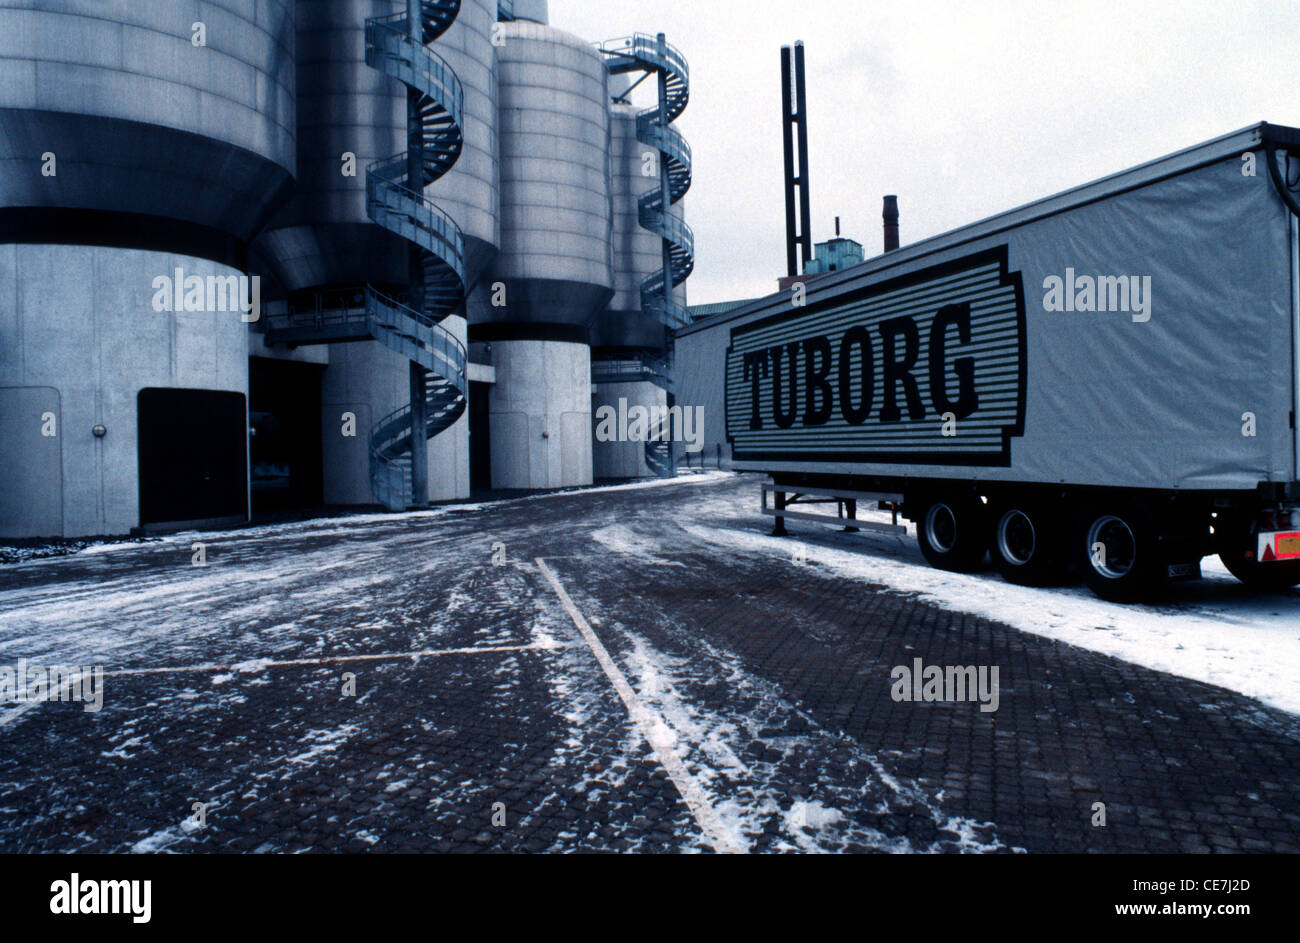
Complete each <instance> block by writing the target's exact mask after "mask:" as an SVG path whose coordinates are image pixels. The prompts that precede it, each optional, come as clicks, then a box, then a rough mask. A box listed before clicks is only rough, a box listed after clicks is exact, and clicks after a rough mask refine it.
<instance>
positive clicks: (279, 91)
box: [0, 0, 694, 538]
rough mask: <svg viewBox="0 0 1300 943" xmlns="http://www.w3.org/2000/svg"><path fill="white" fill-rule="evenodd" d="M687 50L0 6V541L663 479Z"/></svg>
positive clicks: (317, 20) (497, 13)
mask: <svg viewBox="0 0 1300 943" xmlns="http://www.w3.org/2000/svg"><path fill="white" fill-rule="evenodd" d="M688 98H689V80H688V74H687V67H686V63H685V60H684V59H683V58H682V56H681V55H680V53H678V52H677V50H676V49H674V48H673V47H672V46H670V45H669V44H668V43H667V42H666V41H665V39H664V37H663V36H662V35H659V36H652V35H644V34H637V35H634V36H632V37H629V38H626V39H621V40H616V41H610V42H603V43H600V44H595V43H593V42H591V41H588V40H587V39H586V38H579V37H576V36H573V35H570V34H568V33H566V32H564V31H561V30H558V29H555V28H554V27H551V26H550V25H548V10H547V3H546V0H513V2H507V0H296V2H292V0H283V2H280V0H259V2H257V3H252V2H242V0H206V2H205V0H198V2H192V3H188V4H114V5H112V7H111V12H107V13H106V12H105V11H103V10H99V11H97V12H93V11H88V10H87V9H86V8H85V5H84V4H83V3H79V2H76V0H64V2H61V0H49V2H45V3H42V4H40V5H39V8H32V5H31V4H29V3H15V2H10V0H0V468H3V469H4V470H5V471H4V473H5V484H6V487H5V488H3V489H0V537H8V538H15V537H37V536H39V537H74V536H83V535H98V534H116V533H125V532H128V531H131V530H134V529H136V528H144V529H151V528H160V529H161V528H166V527H176V526H184V525H192V524H195V523H204V524H207V523H214V522H237V521H240V520H244V519H246V518H247V517H248V516H249V514H250V513H257V512H258V511H263V510H272V509H277V508H291V507H305V508H310V507H316V506H320V505H353V506H366V505H375V504H382V505H385V506H387V507H389V508H393V509H398V508H405V507H420V506H424V505H426V504H427V503H428V502H430V501H441V500H451V499H457V498H463V497H467V496H469V494H470V492H471V489H489V488H490V489H534V488H555V487H567V486H575V485H584V484H590V483H591V482H592V481H593V480H594V479H595V478H604V477H634V476H646V475H669V474H672V473H673V470H674V465H673V461H672V456H671V451H670V450H669V449H668V448H667V444H666V443H659V442H648V443H647V442H639V441H638V442H628V441H603V440H602V437H599V436H597V435H596V425H595V422H594V418H593V417H594V415H595V413H596V411H597V410H598V409H599V408H600V406H602V405H605V404H616V403H618V402H620V401H624V402H626V403H629V404H644V405H652V404H658V405H665V404H668V403H670V402H671V396H672V373H673V367H672V330H673V329H674V328H675V327H678V326H681V325H683V324H686V323H688V321H689V314H688V310H687V307H686V297H685V285H684V282H685V280H686V278H687V276H688V275H689V274H690V271H691V267H692V265H693V259H694V249H693V245H692V238H691V232H690V229H689V227H687V226H686V224H685V222H684V219H683V205H684V204H683V197H684V195H685V194H686V191H687V190H688V189H689V187H690V149H689V147H688V145H687V144H686V142H685V140H684V139H683V137H682V135H681V134H680V133H679V132H678V131H677V129H676V128H675V127H673V122H674V121H675V120H676V119H677V118H678V116H679V115H680V114H681V112H682V110H683V109H684V108H685V107H686V104H687V101H688Z"/></svg>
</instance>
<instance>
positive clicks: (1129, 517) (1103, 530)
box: [1073, 502, 1166, 602]
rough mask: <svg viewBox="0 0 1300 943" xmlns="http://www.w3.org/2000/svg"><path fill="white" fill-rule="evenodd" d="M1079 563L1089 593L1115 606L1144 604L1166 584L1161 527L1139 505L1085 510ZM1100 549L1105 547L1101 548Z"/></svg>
mask: <svg viewBox="0 0 1300 943" xmlns="http://www.w3.org/2000/svg"><path fill="white" fill-rule="evenodd" d="M1073 540H1074V553H1075V563H1076V564H1077V565H1078V567H1079V572H1080V573H1082V574H1083V579H1084V582H1086V583H1087V584H1088V588H1089V589H1091V590H1092V591H1093V593H1095V594H1096V595H1098V596H1100V597H1101V598H1102V599H1108V600H1110V601H1112V602H1140V601H1142V600H1144V599H1148V598H1151V597H1153V596H1155V595H1156V594H1157V593H1158V592H1159V591H1160V590H1161V589H1162V588H1164V586H1165V584H1166V576H1165V565H1164V560H1163V558H1162V557H1161V555H1160V542H1159V534H1158V532H1157V529H1156V526H1155V521H1154V520H1153V519H1152V517H1151V514H1150V512H1149V511H1147V509H1146V508H1145V507H1143V506H1142V505H1141V504H1139V503H1137V502H1117V503H1115V504H1108V505H1097V506H1094V507H1092V508H1085V509H1084V511H1083V513H1082V514H1080V515H1079V519H1078V523H1077V525H1076V527H1075V531H1074V538H1073ZM1098 544H1100V545H1101V546H1100V547H1096V545H1098Z"/></svg>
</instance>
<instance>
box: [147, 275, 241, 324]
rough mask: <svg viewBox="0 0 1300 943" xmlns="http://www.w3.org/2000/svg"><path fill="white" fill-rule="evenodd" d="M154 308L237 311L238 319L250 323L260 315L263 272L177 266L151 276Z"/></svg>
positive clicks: (161, 309) (166, 309)
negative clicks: (190, 271)
mask: <svg viewBox="0 0 1300 943" xmlns="http://www.w3.org/2000/svg"><path fill="white" fill-rule="evenodd" d="M153 309H154V310H155V311H208V312H216V311H238V312H239V320H241V321H243V322H244V323H245V324H252V323H253V322H254V321H256V320H257V319H258V318H259V317H261V316H262V276H260V275H208V276H203V275H186V274H185V269H183V268H181V267H180V266H177V268H176V271H175V274H174V275H159V276H157V277H156V278H155V279H154V280H153Z"/></svg>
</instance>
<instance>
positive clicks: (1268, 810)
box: [0, 476, 1300, 852]
mask: <svg viewBox="0 0 1300 943" xmlns="http://www.w3.org/2000/svg"><path fill="white" fill-rule="evenodd" d="M755 492H756V483H755V482H754V480H752V479H740V478H736V477H730V476H727V477H713V478H698V477H697V478H691V479H687V480H685V481H680V482H675V483H671V484H668V485H665V486H662V487H651V488H633V489H625V490H617V489H616V490H598V491H592V492H580V493H570V494H560V495H553V496H549V497H543V498H535V499H528V500H520V501H513V502H508V503H504V504H499V505H493V506H482V507H474V506H470V507H465V508H458V509H442V510H439V511H435V512H430V513H425V514H414V515H397V516H383V515H373V516H365V517H361V518H357V519H355V520H351V521H340V520H329V521H321V522H317V523H307V524H294V525H284V526H276V527H266V528H252V529H248V530H242V531H234V532H228V533H210V534H204V535H193V534H190V535H178V536H176V537H173V538H170V539H168V540H167V541H164V542H155V543H147V544H140V545H128V546H117V547H111V548H106V549H105V550H104V551H103V552H85V553H81V554H78V555H76V556H72V557H67V558H63V559H56V560H42V561H39V562H34V563H29V564H22V565H16V566H10V567H3V568H0V665H10V666H14V665H16V663H17V661H18V659H20V658H23V659H27V661H28V663H29V664H41V665H56V664H57V665H102V666H104V670H105V672H106V674H105V677H104V681H103V685H104V688H103V692H104V700H103V708H102V710H100V711H97V712H90V711H85V710H83V705H81V704H77V703H72V702H69V703H44V704H32V703H25V704H15V703H9V704H0V851H6V852H13V851H129V850H137V851H154V850H169V851H291V852H296V851H355V852H394V851H397V852H401V851H421V852H423V851H479V850H482V851H546V850H551V851H625V850H628V851H710V850H721V851H742V850H750V851H797V850H808V851H871V850H883V851H990V852H993V851H999V852H1008V851H1016V850H1025V851H1028V852H1074V851H1103V852H1120V851H1123V852H1130V851H1137V852H1190V851H1284V852H1297V851H1300V801H1298V800H1297V796H1298V795H1300V791H1298V787H1300V722H1298V719H1297V718H1296V717H1295V716H1294V715H1291V714H1289V713H1286V712H1283V711H1279V710H1274V709H1270V708H1266V707H1264V706H1262V705H1261V704H1260V703H1258V702H1256V701H1253V700H1250V699H1248V698H1246V697H1243V696H1241V695H1238V694H1235V693H1232V692H1229V691H1226V690H1223V689H1220V688H1215V687H1212V686H1209V685H1206V684H1201V683H1197V682H1193V681H1188V680H1184V679H1181V678H1177V677H1174V676H1171V675H1166V674H1161V673H1158V672H1154V671H1150V670H1147V669H1145V668H1141V667H1138V666H1135V665H1133V664H1130V663H1128V662H1124V661H1119V660H1116V659H1113V658H1109V657H1106V656H1103V655H1099V654H1096V653H1093V652H1090V651H1085V650H1083V649H1079V648H1074V647H1071V646H1068V645H1064V644H1062V643H1059V642H1054V641H1051V640H1047V639H1043V638H1039V637H1036V636H1033V635H1029V634H1026V633H1024V632H1020V631H1017V630H1015V629H1013V628H1011V627H1009V626H1006V625H1001V624H998V623H996V622H990V621H988V620H986V619H983V618H977V617H974V616H970V615H965V614H962V613H959V612H950V611H947V610H945V609H942V608H939V607H937V606H935V605H933V604H931V603H928V602H926V601H923V600H921V599H919V598H917V596H916V595H915V594H908V593H902V592H898V591H894V590H891V589H890V588H889V587H887V586H882V585H872V584H871V583H869V582H865V581H863V580H861V579H853V578H847V577H845V576H844V575H842V574H839V573H837V572H835V571H832V570H829V569H826V568H824V567H821V566H818V565H817V564H815V563H808V564H805V565H802V566H796V565H794V564H793V563H792V561H791V559H790V557H789V555H788V554H785V553H780V552H772V551H764V550H753V551H744V552H741V551H737V550H736V549H735V548H734V546H732V547H730V548H729V549H723V546H722V545H720V544H717V543H714V542H712V541H711V540H710V539H709V536H708V535H709V533H710V531H716V532H721V531H724V530H729V531H736V530H758V529H760V528H762V527H763V522H762V521H761V520H760V519H758V517H757V515H756V514H755V513H754V509H755V505H756V493H755ZM807 539H808V540H812V541H823V542H826V543H827V544H828V545H837V546H838V545H840V544H843V543H844V542H845V541H846V540H847V539H848V538H847V536H846V535H841V534H836V533H835V532H833V531H830V530H829V529H827V530H826V531H825V533H824V534H823V535H817V536H809V537H808V538H807ZM196 542H202V543H204V544H205V546H204V548H203V550H204V554H205V555H206V562H207V565H206V566H194V565H193V559H194V552H195V548H194V544H195V543H196ZM854 546H856V547H858V549H859V551H860V552H861V553H863V554H868V555H870V554H873V553H883V552H886V551H884V550H882V549H880V548H879V547H877V546H876V545H873V544H872V542H871V541H870V540H862V539H860V538H859V539H858V542H857V543H856V544H854ZM889 552H891V553H898V552H899V551H897V550H891V551H889ZM908 552H909V553H910V552H911V551H908ZM538 558H542V559H543V560H544V565H539V563H538V562H537V561H538ZM917 565H918V566H920V565H922V564H921V563H920V562H919V555H917ZM543 567H544V568H543ZM547 570H549V572H550V573H551V574H552V575H553V577H554V580H555V583H552V582H551V580H550V579H548V578H547V572H546V571H547ZM987 578H988V579H990V580H992V579H995V577H992V576H988V577H987ZM556 584H558V586H559V587H560V589H561V590H562V591H563V592H564V593H565V594H566V595H567V597H568V598H569V599H570V600H571V608H570V607H568V606H566V605H565V600H564V599H562V598H561V595H560V593H559V592H557V588H556ZM580 625H582V626H584V627H585V629H586V631H587V632H589V633H590V636H591V637H590V638H588V637H587V636H586V635H585V634H584V631H583V630H582V629H580V628H579V626H580ZM1230 631H1231V627H1230V626H1225V632H1230ZM593 642H594V644H593ZM605 653H607V655H608V658H607V661H605V662H604V663H602V660H601V656H603V655H604V654H605ZM915 658H921V659H922V660H923V662H924V664H926V665H985V666H993V665H996V666H998V667H999V671H1000V700H999V705H998V709H997V710H996V711H991V712H984V711H981V710H980V709H979V707H980V705H979V704H977V703H972V702H969V701H965V702H934V703H926V702H906V701H895V700H894V699H893V698H892V697H891V694H890V690H891V669H892V668H893V667H894V666H897V665H909V666H910V665H912V664H913V659H915ZM352 685H355V692H352V691H351V689H350V686H352ZM1099 802H1100V803H1104V805H1105V813H1106V825H1105V827H1096V826H1094V825H1092V824H1091V823H1092V820H1093V816H1094V804H1095V803H1099ZM196 803H200V804H201V805H199V806H196V805H195V804H196Z"/></svg>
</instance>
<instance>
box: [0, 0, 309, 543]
mask: <svg viewBox="0 0 1300 943" xmlns="http://www.w3.org/2000/svg"><path fill="white" fill-rule="evenodd" d="M101 7H103V9H101ZM292 14H293V11H292V9H291V7H290V6H289V4H288V3H287V2H277V0H268V2H264V3H258V4H256V5H252V4H243V5H235V6H234V7H231V6H230V5H227V4H217V3H205V2H193V3H186V4H171V3H166V4H159V3H138V4H130V3H117V4H111V5H107V4H87V3H84V2H79V0H45V2H42V3H40V4H32V3H11V2H4V3H0V350H2V351H3V355H2V356H0V467H3V468H4V469H5V487H4V488H2V489H0V533H3V534H4V535H6V536H76V535H86V534H105V533H122V532H125V531H127V530H129V529H131V528H133V527H137V526H141V525H149V524H155V523H164V522H174V521H178V520H211V519H240V518H244V517H246V515H247V512H248V463H247V444H248V438H247V436H248V424H247V406H246V401H245V396H246V393H247V389H248V350H247V345H248V339H247V335H248V323H247V321H248V320H250V319H251V318H252V317H253V316H254V314H255V313H258V312H255V311H253V310H252V309H253V298H254V292H255V290H258V288H259V286H255V285H254V284H253V283H252V282H251V281H249V280H247V279H246V273H247V269H246V265H247V244H248V241H249V240H251V239H252V238H253V236H254V235H255V234H256V233H257V231H258V230H259V229H260V228H261V227H262V225H263V224H264V223H265V221H266V219H267V218H268V217H269V216H270V214H271V213H272V212H273V211H274V209H275V207H276V206H277V205H278V203H279V202H280V201H281V200H282V198H283V196H284V195H285V194H286V192H287V190H288V187H289V184H290V181H291V175H292V173H293V169H294V163H295V161H294V158H295V146H294V66H293V51H294V30H293V15H292ZM177 283H178V284H179V287H180V289H181V291H180V293H179V294H178V293H177V292H175V291H173V290H172V289H173V287H176V284H177ZM232 290H233V292H235V293H237V294H238V295H240V297H239V298H238V301H236V300H235V296H233V295H232ZM177 301H179V302H180V305H179V307H180V308H181V309H182V310H174V309H175V308H176V307H177V305H176V302H177ZM240 306H243V308H242V309H241V307H240ZM185 309H189V310H185Z"/></svg>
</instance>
